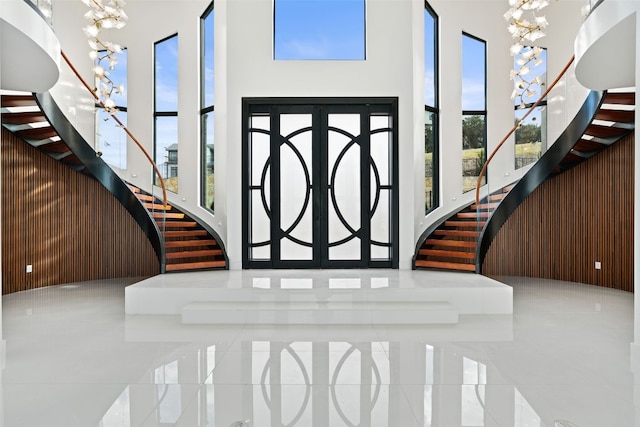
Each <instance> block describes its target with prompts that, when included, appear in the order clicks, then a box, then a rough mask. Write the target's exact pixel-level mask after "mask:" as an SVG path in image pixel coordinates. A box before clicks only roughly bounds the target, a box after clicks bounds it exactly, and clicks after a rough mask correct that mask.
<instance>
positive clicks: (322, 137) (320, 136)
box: [242, 98, 399, 269]
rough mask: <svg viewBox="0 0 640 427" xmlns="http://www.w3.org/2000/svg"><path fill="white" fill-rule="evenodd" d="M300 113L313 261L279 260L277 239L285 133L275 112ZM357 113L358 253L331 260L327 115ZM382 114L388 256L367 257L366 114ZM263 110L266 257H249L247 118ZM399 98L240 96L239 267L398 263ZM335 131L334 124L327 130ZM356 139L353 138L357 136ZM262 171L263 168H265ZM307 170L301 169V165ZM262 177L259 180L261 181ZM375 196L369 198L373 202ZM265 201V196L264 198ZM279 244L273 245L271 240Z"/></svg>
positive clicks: (391, 265) (282, 234) (368, 173)
mask: <svg viewBox="0 0 640 427" xmlns="http://www.w3.org/2000/svg"><path fill="white" fill-rule="evenodd" d="M287 113H305V114H309V113H311V114H312V125H311V127H312V163H313V167H312V172H311V173H310V174H308V175H309V176H310V183H308V185H309V184H310V187H308V192H309V189H313V191H312V192H311V193H312V197H310V199H311V200H310V203H311V205H312V212H313V232H312V234H313V237H312V240H313V242H312V244H311V246H312V251H313V252H312V253H313V255H312V258H313V259H312V260H282V259H281V255H280V245H279V242H280V239H282V238H284V237H285V234H286V231H285V230H282V229H281V227H280V224H281V221H280V216H281V212H280V201H281V200H280V196H281V194H280V172H281V163H280V146H281V144H283V143H286V141H284V138H282V137H281V135H280V128H279V126H280V125H279V123H280V122H279V117H280V114H287ZM333 113H337V114H341V113H350V114H359V115H360V135H359V136H358V137H357V138H355V139H354V140H353V143H355V144H358V145H359V147H360V187H361V189H362V190H363V191H361V201H360V206H361V209H360V217H361V218H360V228H359V229H358V230H353V234H354V235H355V236H354V237H358V238H360V242H361V245H360V246H361V252H360V259H359V260H330V259H329V246H330V245H331V243H330V242H329V241H328V239H329V238H328V227H329V224H328V211H329V204H330V203H333V204H334V209H336V208H337V207H336V206H335V197H332V198H331V200H330V197H329V196H328V191H326V190H330V191H333V190H332V188H331V184H329V185H327V186H326V187H324V185H325V183H331V182H333V181H332V178H335V177H334V176H332V173H331V172H330V171H329V170H328V168H327V167H326V165H327V164H328V162H329V161H328V134H329V125H328V123H327V118H328V116H329V114H333ZM376 113H378V114H387V115H388V116H389V117H390V118H391V127H390V129H389V130H390V131H391V135H392V142H391V153H389V155H390V157H391V159H390V161H391V164H390V169H391V170H390V171H389V173H390V180H391V185H389V186H386V187H387V188H386V189H389V190H390V193H391V197H390V199H391V200H390V207H389V216H390V217H391V218H390V224H389V227H390V232H391V233H390V234H391V235H390V242H389V245H388V246H390V253H391V256H390V259H389V260H371V257H370V248H371V237H370V220H371V212H370V206H371V193H370V190H369V189H370V188H371V187H370V185H371V182H370V181H371V179H370V177H371V162H370V145H369V144H370V137H371V135H372V132H371V130H370V124H369V120H370V117H371V115H372V114H373V115H375V114H376ZM259 114H264V115H267V116H268V117H269V122H270V129H269V131H268V132H265V131H261V133H266V134H268V136H269V138H270V152H271V155H270V157H269V159H268V164H269V172H268V173H269V180H270V181H269V182H270V201H269V207H270V210H269V213H268V215H269V219H270V224H271V225H270V243H269V247H270V253H271V256H270V259H268V260H266V259H260V260H256V259H251V256H250V254H251V249H252V246H251V244H250V227H251V224H250V221H251V212H250V209H251V200H250V198H251V191H252V190H256V188H255V185H254V186H251V170H250V168H251V158H250V156H251V153H250V133H251V132H254V131H255V130H253V129H250V126H249V124H250V119H251V117H252V116H253V115H259ZM397 117H398V100H397V98H245V99H243V103H242V120H243V125H242V219H243V227H242V252H243V255H242V266H243V268H245V269H246V268H256V269H257V268H398V255H399V247H398V235H399V226H398V213H399V209H398V203H399V196H398V167H397V165H398V132H397V122H398V120H397ZM332 131H334V132H337V131H340V130H339V129H332ZM356 140H357V141H356ZM264 171H265V172H266V167H265V169H264ZM305 171H306V169H305ZM264 178H265V177H264V176H263V181H262V183H263V184H264ZM364 190H366V191H364ZM376 202H377V200H375V201H374V203H376ZM263 204H265V205H266V201H265V200H263ZM276 243H278V244H276Z"/></svg>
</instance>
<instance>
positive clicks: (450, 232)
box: [433, 230, 480, 237]
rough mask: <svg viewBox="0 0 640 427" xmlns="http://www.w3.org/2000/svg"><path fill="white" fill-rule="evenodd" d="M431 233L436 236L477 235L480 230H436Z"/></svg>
mask: <svg viewBox="0 0 640 427" xmlns="http://www.w3.org/2000/svg"><path fill="white" fill-rule="evenodd" d="M433 234H434V235H436V236H456V237H477V236H478V235H479V234H480V232H479V231H472V230H436V231H434V232H433Z"/></svg>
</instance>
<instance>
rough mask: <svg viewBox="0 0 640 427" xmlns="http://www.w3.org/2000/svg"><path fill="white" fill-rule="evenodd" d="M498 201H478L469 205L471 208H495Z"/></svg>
mask: <svg viewBox="0 0 640 427" xmlns="http://www.w3.org/2000/svg"><path fill="white" fill-rule="evenodd" d="M499 204H500V203H480V204H479V205H476V204H475V203H474V204H473V205H471V206H470V209H471V210H478V209H495V208H496V207H498V205H499Z"/></svg>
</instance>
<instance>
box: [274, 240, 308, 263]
mask: <svg viewBox="0 0 640 427" xmlns="http://www.w3.org/2000/svg"><path fill="white" fill-rule="evenodd" d="M280 259H281V260H283V261H310V260H312V259H313V248H312V247H309V246H305V245H301V244H299V243H296V242H293V241H291V240H289V239H286V238H285V239H282V240H280Z"/></svg>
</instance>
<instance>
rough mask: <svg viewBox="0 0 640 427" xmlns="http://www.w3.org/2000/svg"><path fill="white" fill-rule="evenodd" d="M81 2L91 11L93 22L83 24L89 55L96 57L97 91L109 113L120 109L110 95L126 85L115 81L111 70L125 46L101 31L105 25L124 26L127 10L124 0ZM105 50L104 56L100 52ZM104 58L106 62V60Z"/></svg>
mask: <svg viewBox="0 0 640 427" xmlns="http://www.w3.org/2000/svg"><path fill="white" fill-rule="evenodd" d="M82 3H84V4H85V5H87V6H88V7H90V9H89V11H87V12H86V13H85V14H84V18H85V19H87V20H88V21H89V22H90V24H89V25H87V26H86V27H84V28H83V30H84V33H85V35H86V36H87V39H88V43H89V47H90V48H91V51H90V52H89V57H90V58H91V59H92V60H93V61H94V63H95V66H94V68H93V73H94V75H95V77H96V87H99V88H100V90H99V91H98V89H96V95H98V98H99V100H100V101H101V102H102V104H103V105H104V107H105V109H106V110H107V112H109V113H112V114H113V113H115V112H117V109H116V108H115V106H116V105H115V102H114V101H113V99H111V94H112V93H114V92H115V93H120V94H122V93H124V85H122V84H120V85H116V83H115V82H113V80H111V78H110V77H109V72H107V71H106V70H107V69H109V70H110V71H113V70H115V67H116V65H117V64H118V58H117V57H116V56H115V55H116V54H118V53H122V46H120V45H119V44H116V43H112V42H109V41H103V40H101V39H100V37H99V36H100V31H101V30H102V29H119V28H122V27H124V26H125V24H126V22H127V14H126V13H124V10H123V9H122V6H124V4H125V2H124V1H123V0H82ZM102 52H104V54H103V55H102V56H100V55H101V53H102ZM103 61H105V64H103Z"/></svg>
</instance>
